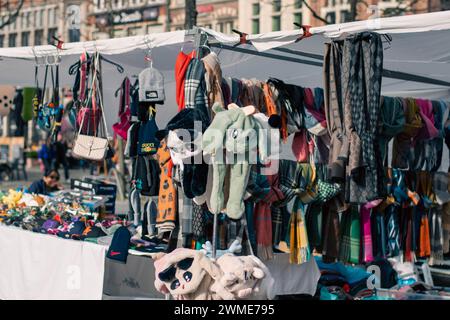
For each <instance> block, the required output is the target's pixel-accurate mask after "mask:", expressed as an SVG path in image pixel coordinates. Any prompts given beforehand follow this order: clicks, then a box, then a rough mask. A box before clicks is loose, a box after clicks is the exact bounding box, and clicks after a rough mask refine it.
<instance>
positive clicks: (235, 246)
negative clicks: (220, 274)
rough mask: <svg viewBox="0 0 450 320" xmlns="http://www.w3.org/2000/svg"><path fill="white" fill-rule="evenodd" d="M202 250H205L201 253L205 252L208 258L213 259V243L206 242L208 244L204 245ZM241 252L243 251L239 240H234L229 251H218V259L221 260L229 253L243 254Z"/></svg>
mask: <svg viewBox="0 0 450 320" xmlns="http://www.w3.org/2000/svg"><path fill="white" fill-rule="evenodd" d="M202 248H203V249H202V250H201V251H203V252H204V253H205V255H206V256H207V257H210V258H211V257H212V251H213V250H212V244H211V242H210V241H206V243H205V244H204V245H202ZM241 250H242V245H241V242H240V241H239V240H234V241H233V242H232V243H231V245H230V247H229V248H228V249H227V250H217V251H216V258H219V257H221V256H223V255H224V254H227V253H231V254H235V253H239V252H241Z"/></svg>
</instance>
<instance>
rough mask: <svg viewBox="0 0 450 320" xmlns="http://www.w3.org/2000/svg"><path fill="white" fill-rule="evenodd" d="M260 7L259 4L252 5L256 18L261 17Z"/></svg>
mask: <svg viewBox="0 0 450 320" xmlns="http://www.w3.org/2000/svg"><path fill="white" fill-rule="evenodd" d="M260 9H261V8H260V5H259V3H253V4H252V13H253V15H254V16H259V11H260Z"/></svg>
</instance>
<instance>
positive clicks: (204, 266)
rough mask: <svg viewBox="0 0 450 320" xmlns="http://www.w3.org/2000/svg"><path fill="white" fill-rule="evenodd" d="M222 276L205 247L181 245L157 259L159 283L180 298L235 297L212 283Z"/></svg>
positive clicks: (156, 268) (157, 279) (216, 298)
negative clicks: (214, 287) (207, 255)
mask: <svg viewBox="0 0 450 320" xmlns="http://www.w3.org/2000/svg"><path fill="white" fill-rule="evenodd" d="M221 277H222V272H221V270H220V268H219V267H218V266H217V265H216V264H215V263H214V262H213V261H212V260H211V259H209V258H208V257H206V255H205V253H204V252H202V251H196V250H190V249H185V248H178V249H176V250H174V251H172V252H171V253H169V254H166V255H164V256H161V257H160V258H159V259H158V260H156V261H155V287H156V289H157V290H158V291H159V292H161V293H163V294H167V293H170V294H171V295H172V296H173V297H174V298H175V299H177V300H220V299H221V298H223V297H225V298H228V299H231V295H229V294H228V293H227V292H226V291H224V290H223V288H220V286H216V287H217V288H216V291H215V292H212V291H211V286H212V284H213V283H214V282H215V280H216V279H219V278H221Z"/></svg>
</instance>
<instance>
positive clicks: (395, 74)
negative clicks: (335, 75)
mask: <svg viewBox="0 0 450 320" xmlns="http://www.w3.org/2000/svg"><path fill="white" fill-rule="evenodd" d="M208 45H209V46H210V47H216V48H220V49H225V50H230V51H235V52H240V53H245V54H250V55H254V56H259V57H264V58H270V59H277V60H281V61H287V62H295V63H300V64H306V65H311V66H315V67H322V66H323V63H322V61H320V62H319V61H311V60H304V59H298V58H294V57H289V56H282V55H279V54H274V53H269V52H259V51H254V50H251V49H246V48H242V47H234V46H230V45H226V44H222V43H220V42H217V41H212V42H208ZM272 50H276V51H279V52H284V53H288V54H293V55H298V56H304V57H308V58H312V59H317V60H323V56H322V55H317V54H311V53H305V52H301V51H295V50H292V49H287V48H275V49H272ZM383 77H384V78H390V79H396V80H405V81H411V82H418V83H424V84H432V85H438V86H445V87H450V82H447V81H442V80H438V79H433V78H429V77H424V76H420V75H414V74H410V73H406V72H401V71H393V70H388V69H383Z"/></svg>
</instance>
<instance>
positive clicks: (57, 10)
mask: <svg viewBox="0 0 450 320" xmlns="http://www.w3.org/2000/svg"><path fill="white" fill-rule="evenodd" d="M58 20H59V8H55V13H54V14H53V25H54V26H57V25H58Z"/></svg>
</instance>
